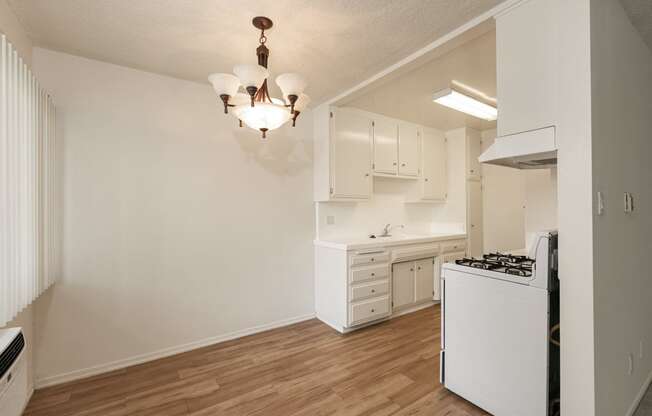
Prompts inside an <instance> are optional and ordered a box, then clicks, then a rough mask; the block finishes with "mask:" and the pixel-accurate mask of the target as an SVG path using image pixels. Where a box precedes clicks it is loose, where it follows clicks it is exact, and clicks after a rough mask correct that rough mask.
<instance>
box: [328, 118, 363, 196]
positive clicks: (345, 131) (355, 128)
mask: <svg viewBox="0 0 652 416" xmlns="http://www.w3.org/2000/svg"><path fill="white" fill-rule="evenodd" d="M331 134H332V136H331V146H332V154H333V157H332V160H331V185H332V189H331V196H332V197H334V198H369V196H370V195H371V176H370V170H371V169H370V168H371V120H370V119H369V118H368V117H366V116H365V115H363V114H361V113H360V112H358V111H356V110H353V109H348V108H338V109H333V117H332V119H331Z"/></svg>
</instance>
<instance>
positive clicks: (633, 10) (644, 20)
mask: <svg viewBox="0 0 652 416" xmlns="http://www.w3.org/2000/svg"><path fill="white" fill-rule="evenodd" d="M620 2H621V3H622V5H623V6H624V7H625V11H627V15H628V16H629V20H631V21H632V24H633V25H634V26H635V27H636V29H638V31H639V32H640V33H641V36H642V37H643V39H644V40H645V42H646V43H647V45H648V47H649V48H650V49H652V1H650V0H620Z"/></svg>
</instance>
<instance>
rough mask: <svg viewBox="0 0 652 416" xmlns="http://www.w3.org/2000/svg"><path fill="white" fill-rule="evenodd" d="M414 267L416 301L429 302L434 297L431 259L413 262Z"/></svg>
mask: <svg viewBox="0 0 652 416" xmlns="http://www.w3.org/2000/svg"><path fill="white" fill-rule="evenodd" d="M415 266H416V278H415V286H416V288H415V296H416V299H415V300H416V301H417V302H421V301H424V300H430V299H432V298H433V296H434V291H435V288H434V282H435V281H434V273H435V271H434V269H435V268H434V264H433V259H432V258H429V259H423V260H417V261H416V262H415Z"/></svg>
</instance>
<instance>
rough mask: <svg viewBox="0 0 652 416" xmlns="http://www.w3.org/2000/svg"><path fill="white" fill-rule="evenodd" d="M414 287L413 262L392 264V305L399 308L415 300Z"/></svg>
mask: <svg viewBox="0 0 652 416" xmlns="http://www.w3.org/2000/svg"><path fill="white" fill-rule="evenodd" d="M414 288H415V284H414V262H413V261H406V262H403V263H396V264H394V265H392V296H393V297H392V307H393V308H394V309H401V308H403V307H405V306H408V305H412V304H413V303H414V301H415V296H414Z"/></svg>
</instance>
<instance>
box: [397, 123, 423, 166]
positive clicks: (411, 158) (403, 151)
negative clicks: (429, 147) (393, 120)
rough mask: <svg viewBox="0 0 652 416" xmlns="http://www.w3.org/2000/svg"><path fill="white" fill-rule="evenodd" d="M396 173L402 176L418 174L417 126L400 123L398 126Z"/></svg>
mask: <svg viewBox="0 0 652 416" xmlns="http://www.w3.org/2000/svg"><path fill="white" fill-rule="evenodd" d="M398 159H399V166H398V173H399V175H403V176H418V174H419V127H418V126H416V125H414V124H409V123H401V124H399V127H398Z"/></svg>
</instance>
